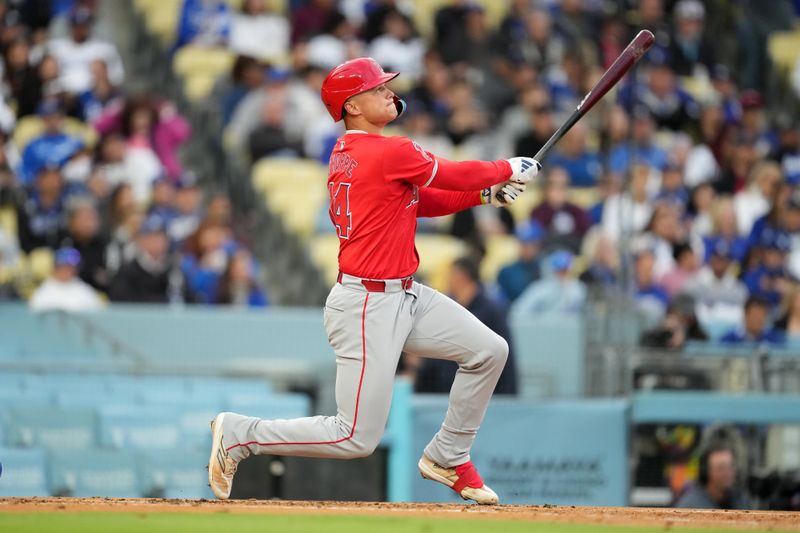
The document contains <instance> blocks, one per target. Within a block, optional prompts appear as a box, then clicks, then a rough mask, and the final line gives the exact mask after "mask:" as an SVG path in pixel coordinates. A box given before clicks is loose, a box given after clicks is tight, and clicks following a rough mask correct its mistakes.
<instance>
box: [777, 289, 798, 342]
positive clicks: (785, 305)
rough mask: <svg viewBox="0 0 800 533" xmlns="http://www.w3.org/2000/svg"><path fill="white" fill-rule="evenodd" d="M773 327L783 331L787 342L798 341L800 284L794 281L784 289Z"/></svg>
mask: <svg viewBox="0 0 800 533" xmlns="http://www.w3.org/2000/svg"><path fill="white" fill-rule="evenodd" d="M775 329H777V330H778V331H781V332H782V333H783V335H784V336H785V337H786V340H787V342H789V343H791V344H794V345H797V344H798V343H800V285H798V284H796V283H795V284H793V285H792V286H791V288H790V289H789V290H787V291H786V294H785V295H784V297H783V301H782V302H781V310H780V315H779V318H778V320H776V321H775Z"/></svg>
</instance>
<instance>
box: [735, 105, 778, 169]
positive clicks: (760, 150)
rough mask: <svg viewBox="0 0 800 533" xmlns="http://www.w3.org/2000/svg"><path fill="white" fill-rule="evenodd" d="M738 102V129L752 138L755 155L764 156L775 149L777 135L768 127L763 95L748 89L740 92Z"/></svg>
mask: <svg viewBox="0 0 800 533" xmlns="http://www.w3.org/2000/svg"><path fill="white" fill-rule="evenodd" d="M739 104H740V105H741V108H742V117H741V122H740V124H739V129H740V131H741V132H742V134H743V135H744V136H745V137H748V138H750V139H752V144H753V148H754V149H755V153H756V156H757V157H766V156H767V155H769V154H770V153H772V152H773V151H774V150H775V147H776V146H777V137H776V136H775V132H773V131H772V130H771V129H770V128H769V122H768V121H767V117H766V113H765V109H764V97H763V96H761V93H759V92H758V91H755V90H752V89H749V90H746V91H743V92H742V94H741V96H740V97H739Z"/></svg>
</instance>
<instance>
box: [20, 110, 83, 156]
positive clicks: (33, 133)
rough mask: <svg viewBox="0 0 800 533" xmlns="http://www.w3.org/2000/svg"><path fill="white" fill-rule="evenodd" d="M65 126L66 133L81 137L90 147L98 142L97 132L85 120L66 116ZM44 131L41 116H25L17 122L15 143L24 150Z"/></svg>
mask: <svg viewBox="0 0 800 533" xmlns="http://www.w3.org/2000/svg"><path fill="white" fill-rule="evenodd" d="M63 128H64V131H65V132H66V133H68V134H70V135H73V136H75V137H77V138H79V139H80V140H82V141H83V143H84V144H85V145H86V146H88V147H89V148H91V147H93V146H94V145H95V144H97V138H98V136H97V132H96V131H95V129H94V128H93V127H91V126H89V125H88V124H86V123H85V122H81V121H80V120H78V119H75V118H72V117H66V118H64V126H63ZM42 133H44V122H43V121H42V119H41V118H39V117H37V116H32V115H31V116H27V117H23V118H21V119H20V120H19V122H17V127H16V128H15V129H14V143H15V144H16V145H17V147H18V148H19V150H20V152H22V151H23V150H25V147H26V146H27V145H28V143H29V142H31V141H32V140H33V139H35V138H36V137H38V136H40V135H41V134H42Z"/></svg>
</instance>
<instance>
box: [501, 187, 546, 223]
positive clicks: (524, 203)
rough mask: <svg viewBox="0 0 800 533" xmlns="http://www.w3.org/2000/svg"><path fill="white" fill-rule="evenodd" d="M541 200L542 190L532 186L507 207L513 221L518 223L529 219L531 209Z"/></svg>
mask: <svg viewBox="0 0 800 533" xmlns="http://www.w3.org/2000/svg"><path fill="white" fill-rule="evenodd" d="M541 201H542V190H541V189H540V188H539V187H532V188H530V189H529V190H527V191H526V192H525V193H524V194H522V195H520V197H519V198H517V200H516V201H515V202H514V203H513V204H511V207H509V208H508V210H509V211H511V215H512V216H513V217H514V221H515V222H516V223H517V224H519V223H521V222H525V221H527V220H529V219H530V217H531V211H533V208H534V207H536V206H537V205H539V203H540V202H541Z"/></svg>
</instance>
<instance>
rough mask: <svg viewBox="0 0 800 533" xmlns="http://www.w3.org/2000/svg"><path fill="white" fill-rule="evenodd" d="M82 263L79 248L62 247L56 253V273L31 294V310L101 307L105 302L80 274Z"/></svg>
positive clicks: (83, 309)
mask: <svg viewBox="0 0 800 533" xmlns="http://www.w3.org/2000/svg"><path fill="white" fill-rule="evenodd" d="M80 262H81V254H80V253H79V252H78V251H77V250H76V249H74V248H61V249H59V250H58V251H57V252H56V254H55V268H54V270H53V275H52V276H51V277H49V278H48V279H46V280H45V281H44V283H42V284H41V285H40V286H39V287H38V288H37V289H36V290H35V291H34V292H33V294H32V295H31V299H30V302H29V305H30V308H31V310H32V311H34V312H44V311H67V312H70V313H72V312H83V311H96V310H98V309H100V308H102V307H103V302H102V301H101V300H100V297H99V296H98V295H97V293H96V292H95V291H94V290H93V289H92V287H90V286H89V285H87V284H86V283H84V282H83V281H82V280H81V279H80V278H79V277H78V276H77V271H78V265H79V264H80Z"/></svg>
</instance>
